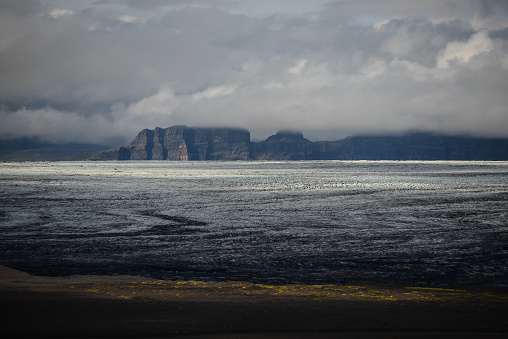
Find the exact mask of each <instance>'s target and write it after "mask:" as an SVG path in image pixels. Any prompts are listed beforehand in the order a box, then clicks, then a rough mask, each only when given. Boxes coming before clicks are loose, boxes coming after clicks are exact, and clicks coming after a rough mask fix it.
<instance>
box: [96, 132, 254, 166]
mask: <svg viewBox="0 0 508 339" xmlns="http://www.w3.org/2000/svg"><path fill="white" fill-rule="evenodd" d="M250 146H251V143H250V133H249V131H246V130H242V129H234V128H193V127H187V126H172V127H168V128H160V127H157V128H155V129H154V130H150V129H144V130H142V131H141V132H139V133H138V135H137V136H136V138H134V140H133V141H132V142H131V143H130V144H129V145H127V146H121V147H117V148H114V149H111V150H108V151H105V152H100V153H97V154H94V155H93V156H92V157H91V158H90V160H172V161H188V160H250V159H251V156H250V153H251V152H250Z"/></svg>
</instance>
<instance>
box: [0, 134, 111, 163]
mask: <svg viewBox="0 0 508 339" xmlns="http://www.w3.org/2000/svg"><path fill="white" fill-rule="evenodd" d="M108 148H109V147H108V146H104V145H95V144H53V143H48V142H44V141H41V140H38V139H35V138H17V139H9V140H1V139H0V161H57V160H84V159H87V158H88V157H90V154H91V153H95V152H99V151H103V150H107V149H108Z"/></svg>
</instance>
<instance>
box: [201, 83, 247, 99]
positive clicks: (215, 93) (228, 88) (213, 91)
mask: <svg viewBox="0 0 508 339" xmlns="http://www.w3.org/2000/svg"><path fill="white" fill-rule="evenodd" d="M237 87H238V86H237V85H224V86H217V87H210V88H207V89H206V90H204V91H201V92H199V93H196V94H194V95H193V96H192V97H193V99H194V100H195V101H196V100H203V99H214V98H218V97H222V96H225V95H230V94H233V93H234V92H235V90H236V88H237Z"/></svg>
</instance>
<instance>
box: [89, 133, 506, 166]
mask: <svg viewBox="0 0 508 339" xmlns="http://www.w3.org/2000/svg"><path fill="white" fill-rule="evenodd" d="M90 160H172V161H189V160H508V139H479V138H466V137H451V136H438V135H431V134H425V133H419V134H410V135H404V136H375V137H374V136H373V137H349V138H346V139H343V140H338V141H316V142H312V141H310V140H307V139H305V138H304V137H303V135H302V133H300V132H290V131H279V132H278V133H277V134H275V135H272V136H271V137H269V138H268V139H266V140H264V141H261V142H257V143H254V142H251V141H250V133H249V132H248V131H246V130H242V129H233V128H192V127H187V126H172V127H168V128H155V129H154V130H149V129H144V130H142V131H141V132H139V134H138V135H137V136H136V138H135V139H134V140H133V141H132V142H131V143H130V144H129V145H127V146H121V147H117V148H113V149H110V150H107V151H104V152H100V153H96V154H94V155H93V156H92V157H91V158H90Z"/></svg>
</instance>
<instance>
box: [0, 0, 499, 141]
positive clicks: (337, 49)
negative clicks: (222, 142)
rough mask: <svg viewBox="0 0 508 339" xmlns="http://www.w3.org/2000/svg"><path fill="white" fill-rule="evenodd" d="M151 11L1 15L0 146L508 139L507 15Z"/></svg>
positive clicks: (448, 4) (26, 5)
mask: <svg viewBox="0 0 508 339" xmlns="http://www.w3.org/2000/svg"><path fill="white" fill-rule="evenodd" d="M143 3H145V6H141V5H140V3H137V4H136V2H134V5H132V4H131V3H130V2H117V1H108V2H103V3H101V4H94V6H91V5H90V6H89V5H88V2H81V5H80V6H81V7H77V6H78V5H76V4H75V5H74V7H65V6H66V4H67V6H70V4H68V3H67V2H61V1H40V2H38V1H33V2H28V1H26V2H25V1H24V2H22V3H21V4H20V2H19V1H4V2H2V4H1V5H0V41H1V43H0V59H1V62H0V74H2V82H1V83H0V103H1V106H0V120H1V121H2V124H1V125H0V135H4V136H5V135H10V136H25V135H30V136H32V135H33V136H40V137H43V138H45V139H48V140H52V141H55V140H61V141H76V142H104V141H107V140H108V139H109V138H111V137H117V136H121V137H124V138H126V140H129V139H131V138H132V137H134V135H135V134H136V133H137V132H138V131H139V130H141V129H143V128H154V127H156V126H160V127H167V126H171V125H175V124H187V125H193V126H226V127H243V128H247V129H249V130H250V131H251V133H252V137H253V139H262V138H265V137H266V136H268V135H269V134H273V133H274V132H275V131H276V130H278V129H281V128H285V129H298V130H302V131H304V133H305V135H306V136H308V137H309V138H310V139H314V140H332V139H334V138H337V139H338V138H341V137H344V136H346V135H352V134H365V133H400V132H403V131H407V130H425V131H436V132H443V133H451V134H461V133H466V134H470V135H475V136H502V137H507V136H508V129H507V128H506V126H508V110H507V107H508V96H507V95H506V89H507V88H508V12H507V5H506V3H505V2H503V1H472V0H471V1H444V2H443V1H439V2H437V1H425V2H400V1H396V0H391V1H390V0H383V1H342V2H337V3H334V4H329V5H321V6H316V8H315V9H314V11H312V12H309V10H308V8H305V9H302V11H303V10H305V11H303V12H301V13H295V11H293V12H291V13H282V12H277V13H272V14H271V15H267V14H266V13H270V8H266V11H265V12H263V13H264V14H259V13H260V12H259V11H258V12H254V11H252V12H251V9H250V7H249V6H247V5H248V4H250V2H244V3H243V4H242V3H236V2H222V1H207V2H203V3H200V2H199V1H193V2H183V3H182V2H169V3H167V2H157V1H148V2H143ZM90 4H92V2H90ZM260 4H263V2H261V3H260ZM283 4H284V2H283V1H281V2H280V3H279V5H280V6H279V7H278V8H279V9H280V8H281V6H282V5H283ZM401 4H404V5H401ZM242 5H243V6H244V7H242ZM282 8H283V7H282Z"/></svg>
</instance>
